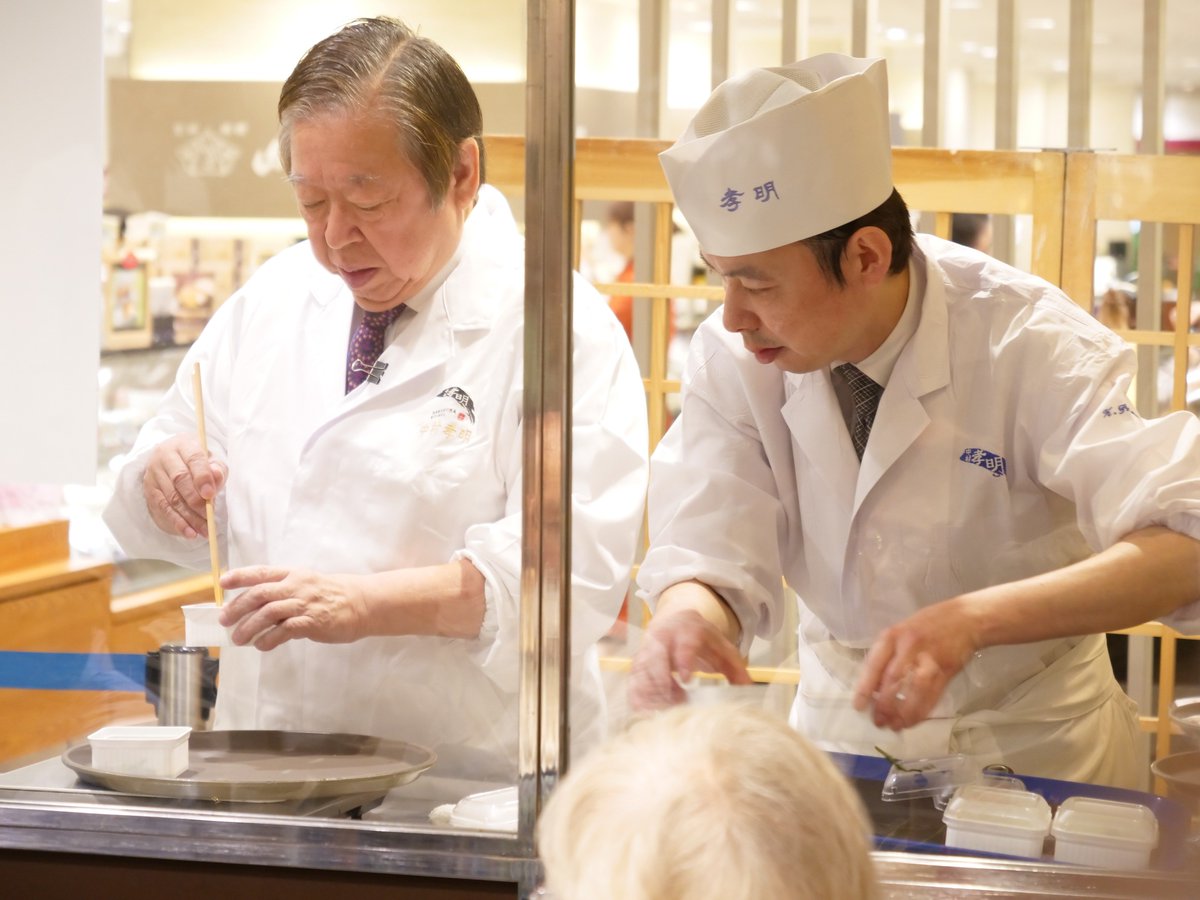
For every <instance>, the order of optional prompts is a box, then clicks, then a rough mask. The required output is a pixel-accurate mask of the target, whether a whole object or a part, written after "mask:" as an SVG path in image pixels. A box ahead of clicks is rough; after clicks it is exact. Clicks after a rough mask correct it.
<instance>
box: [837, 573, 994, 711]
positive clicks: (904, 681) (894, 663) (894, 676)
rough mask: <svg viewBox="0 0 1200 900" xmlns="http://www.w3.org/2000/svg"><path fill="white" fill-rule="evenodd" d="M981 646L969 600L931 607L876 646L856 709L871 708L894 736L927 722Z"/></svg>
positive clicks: (857, 695)
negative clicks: (951, 683) (950, 684)
mask: <svg viewBox="0 0 1200 900" xmlns="http://www.w3.org/2000/svg"><path fill="white" fill-rule="evenodd" d="M980 646H981V643H980V641H979V638H978V636H977V626H976V622H975V619H974V618H973V617H972V616H971V615H970V611H969V607H968V605H967V603H966V601H964V600H963V599H962V598H958V597H955V598H952V599H950V600H943V601H942V602H941V603H935V604H934V605H933V606H927V607H925V608H924V609H922V610H919V611H918V612H916V613H914V614H913V615H911V616H909V617H908V618H907V619H904V620H903V621H902V622H899V623H897V624H895V625H893V626H892V627H891V628H888V629H887V630H886V631H884V632H883V633H882V634H881V635H880V636H879V637H878V638H877V639H876V640H875V643H874V644H872V645H871V649H870V651H869V652H868V653H867V657H866V660H865V662H864V669H863V673H862V675H861V676H860V677H859V679H858V684H857V685H856V686H855V689H854V708H855V709H857V710H859V711H862V710H865V709H866V708H867V707H868V706H871V707H872V710H871V718H872V721H874V723H875V725H876V726H877V727H879V728H890V729H892V730H893V731H900V730H901V729H904V728H910V727H912V726H913V725H916V724H918V723H920V722H923V721H924V720H925V719H926V718H927V717H928V716H929V713H930V711H931V710H932V709H933V707H934V705H935V704H936V703H937V701H938V699H939V698H940V697H941V696H942V692H943V691H944V690H945V689H946V685H947V684H948V683H949V682H950V679H951V678H953V677H954V676H955V675H957V674H958V673H959V672H960V671H962V668H963V666H965V665H966V664H967V661H968V660H970V658H971V655H972V654H973V653H975V651H976V650H978V649H980Z"/></svg>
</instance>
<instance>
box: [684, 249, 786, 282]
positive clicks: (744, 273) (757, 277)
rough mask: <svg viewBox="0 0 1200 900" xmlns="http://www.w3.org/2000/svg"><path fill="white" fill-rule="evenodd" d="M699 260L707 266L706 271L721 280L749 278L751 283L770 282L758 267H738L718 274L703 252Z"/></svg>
mask: <svg viewBox="0 0 1200 900" xmlns="http://www.w3.org/2000/svg"><path fill="white" fill-rule="evenodd" d="M700 259H702V260H703V261H704V265H706V266H708V270H709V271H710V272H712V273H713V274H714V275H718V276H720V277H721V278H749V279H750V280H751V281H770V280H771V276H770V275H768V274H767V273H766V272H764V271H763V270H762V269H760V268H759V267H758V266H738V267H737V268H736V269H730V270H729V271H728V272H719V271H717V269H716V267H715V266H713V264H712V263H710V262H709V261H708V257H707V256H705V255H704V253H703V252H701V254H700Z"/></svg>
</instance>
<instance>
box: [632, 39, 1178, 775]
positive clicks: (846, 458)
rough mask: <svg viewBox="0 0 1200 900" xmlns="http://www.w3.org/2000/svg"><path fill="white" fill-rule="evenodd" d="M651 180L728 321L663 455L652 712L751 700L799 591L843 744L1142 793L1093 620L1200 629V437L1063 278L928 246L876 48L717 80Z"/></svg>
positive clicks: (1108, 626)
mask: <svg viewBox="0 0 1200 900" xmlns="http://www.w3.org/2000/svg"><path fill="white" fill-rule="evenodd" d="M661 160H662V165H663V169H664V170H665V172H666V175H667V178H668V180H669V182H670V184H671V189H672V191H673V192H674V195H675V200H676V202H677V203H678V205H679V208H680V209H681V210H682V212H683V214H684V215H685V216H686V218H687V220H688V222H689V223H690V225H691V226H692V228H693V229H694V230H695V232H696V235H697V237H698V238H699V242H700V246H701V249H702V251H703V254H704V258H705V259H706V261H707V263H708V265H709V267H710V268H711V269H712V271H713V273H714V274H715V275H716V276H717V277H719V278H720V279H721V280H722V282H723V284H724V287H725V303H724V305H723V307H722V308H721V309H720V310H718V311H717V312H716V313H714V314H713V315H712V316H711V317H710V318H709V319H708V320H707V321H706V322H704V323H703V324H702V325H701V326H700V328H699V329H698V330H697V332H696V334H695V337H694V339H693V341H692V344H691V349H690V356H689V362H688V364H687V368H686V372H685V375H684V388H683V404H682V413H681V415H680V416H679V417H678V419H677V420H676V421H675V423H674V424H673V426H672V427H671V429H670V431H668V433H667V434H666V436H665V437H664V438H663V440H662V442H661V443H660V444H659V446H658V448H657V450H656V452H655V455H654V459H653V463H652V470H651V486H650V498H649V504H650V532H651V547H650V549H649V551H648V553H647V556H646V558H645V561H644V563H643V565H642V566H641V569H640V573H639V578H638V581H639V587H640V590H641V593H642V595H643V596H644V597H645V598H646V599H647V601H648V602H650V604H651V606H652V608H653V609H654V616H653V618H652V620H651V622H650V625H649V626H648V629H647V632H646V634H645V636H644V639H643V642H642V644H641V646H640V648H639V650H638V653H637V654H636V657H635V660H634V666H633V671H632V674H631V680H630V699H631V702H632V703H633V705H634V706H635V707H637V708H653V707H657V706H664V705H669V704H671V703H676V702H680V701H682V700H683V698H684V697H685V695H686V694H685V691H684V690H683V689H682V687H681V686H680V682H686V680H687V678H688V677H690V675H691V673H693V672H694V671H698V670H704V671H714V672H719V673H721V674H723V675H725V676H726V677H727V678H728V679H729V680H730V681H731V682H734V683H747V682H748V681H749V677H748V675H747V672H746V668H745V666H744V664H743V658H744V654H745V653H746V651H747V650H748V648H749V644H750V641H751V639H752V638H753V637H754V636H755V635H760V636H769V635H771V634H772V633H773V632H775V631H776V630H777V629H778V628H779V627H780V622H781V620H782V618H783V606H784V603H785V602H787V601H786V600H785V588H790V589H791V590H793V591H794V592H795V594H796V595H797V596H798V597H799V600H800V601H801V605H800V618H801V625H800V641H799V667H800V670H801V677H800V686H799V690H798V693H797V697H796V700H795V703H794V705H793V709H792V718H793V722H794V724H795V725H796V726H797V727H798V728H799V729H800V730H802V731H804V732H805V733H807V734H809V735H810V736H812V737H813V738H815V739H816V740H818V741H819V742H820V743H822V744H823V745H825V746H826V747H828V748H830V749H837V750H842V751H848V752H856V753H867V754H871V753H877V752H879V750H883V751H884V752H886V753H888V754H891V755H894V756H897V757H903V758H915V757H922V756H937V755H942V754H946V753H952V752H959V753H964V754H967V755H969V756H972V757H978V758H979V759H980V760H981V761H983V762H986V763H1003V764H1007V765H1009V766H1011V767H1012V768H1013V769H1015V770H1017V771H1018V772H1023V773H1027V774H1032V775H1041V776H1045V777H1057V778H1065V779H1070V780H1079V781H1092V782H1098V783H1107V784H1115V785H1133V784H1135V783H1137V781H1138V777H1139V770H1138V765H1137V762H1136V754H1135V741H1136V737H1137V727H1136V720H1135V715H1134V714H1135V709H1134V705H1133V703H1132V702H1131V701H1130V700H1129V698H1128V697H1126V695H1125V694H1124V693H1123V692H1122V690H1121V688H1120V686H1119V685H1118V684H1117V682H1116V680H1115V679H1114V678H1113V674H1112V668H1111V664H1110V662H1109V659H1108V654H1107V649H1106V644H1105V638H1104V632H1106V631H1109V630H1113V629H1117V628H1122V627H1125V626H1130V625H1134V624H1137V623H1140V622H1144V621H1147V620H1151V619H1163V620H1166V621H1168V622H1170V624H1172V625H1174V626H1175V627H1177V628H1180V629H1181V630H1185V631H1189V630H1190V631H1196V630H1198V629H1200V465H1198V464H1197V460H1200V424H1198V423H1197V420H1196V419H1195V418H1194V417H1193V416H1191V415H1189V414H1186V413H1179V414H1174V415H1169V416H1166V417H1163V418H1159V419H1153V420H1147V419H1143V418H1142V417H1141V416H1140V415H1139V414H1138V413H1137V411H1136V409H1135V408H1134V407H1133V405H1132V403H1131V402H1130V400H1129V399H1128V389H1129V386H1130V381H1131V379H1132V378H1133V375H1134V371H1135V358H1134V355H1133V354H1132V352H1131V351H1130V350H1129V349H1128V348H1127V347H1126V346H1125V345H1124V344H1123V343H1122V342H1121V341H1120V340H1119V339H1117V338H1116V337H1115V336H1114V335H1113V334H1112V333H1111V332H1110V331H1108V330H1107V329H1105V328H1103V327H1101V326H1100V325H1099V324H1098V323H1097V322H1095V321H1094V320H1093V319H1092V318H1091V317H1090V316H1089V315H1087V313H1086V312H1084V311H1082V310H1081V309H1080V308H1079V306H1077V305H1076V304H1075V303H1073V302H1072V301H1071V300H1070V299H1069V298H1068V297H1066V296H1065V295H1063V294H1062V292H1061V291H1059V290H1058V289H1057V288H1055V287H1054V286H1053V285H1051V284H1049V283H1047V282H1045V281H1042V280H1040V279H1038V278H1035V277H1033V276H1031V275H1029V274H1027V273H1025V272H1022V271H1019V270H1017V269H1014V268H1012V267H1010V266H1007V265H1005V264H1003V263H1001V262H998V261H997V260H995V259H993V258H991V257H989V256H986V255H985V254H983V253H980V252H978V251H976V250H972V249H970V248H966V247H962V246H959V245H957V244H951V243H949V242H947V241H943V240H940V239H938V238H936V237H933V236H931V235H924V234H921V235H916V236H915V237H914V235H913V233H912V230H911V226H910V219H909V214H908V210H907V208H906V207H905V204H904V201H903V199H902V198H901V197H900V195H899V193H897V192H896V191H895V190H894V188H893V186H892V179H891V165H890V161H891V148H890V141H889V128H888V105H887V77H886V69H885V64H884V61H883V60H879V59H855V58H851V57H846V56H841V55H838V54H824V55H821V56H816V57H813V58H812V59H808V60H804V61H802V62H798V63H795V64H794V65H790V66H784V67H781V68H769V69H757V70H755V71H752V72H749V73H747V74H745V75H743V76H740V77H738V78H734V79H732V80H730V81H727V82H725V83H724V84H722V85H721V86H720V87H718V88H717V90H716V91H715V92H714V93H713V95H712V97H711V98H710V99H709V100H708V102H707V103H706V104H705V105H704V107H703V108H702V109H701V110H700V111H699V112H698V113H697V114H696V117H695V119H693V121H692V122H691V124H690V125H689V126H688V129H687V131H686V132H685V133H684V135H683V137H681V138H680V139H679V141H678V142H677V143H676V144H675V145H674V146H672V147H671V148H670V149H668V150H667V151H665V152H664V153H663V154H662V155H661ZM1150 585H1152V586H1153V589H1148V586H1150ZM793 602H794V601H793Z"/></svg>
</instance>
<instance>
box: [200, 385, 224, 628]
mask: <svg viewBox="0 0 1200 900" xmlns="http://www.w3.org/2000/svg"><path fill="white" fill-rule="evenodd" d="M192 392H193V393H194V394H195V395H196V425H197V427H198V428H199V430H200V449H201V450H203V451H204V455H205V456H208V438H206V437H205V435H204V392H203V391H202V390H201V389H200V363H196V365H195V368H193V369H192ZM204 515H205V518H206V519H207V520H208V561H209V563H211V564H212V579H213V601H214V602H215V603H216V605H217V606H220V605H221V601H222V600H223V599H224V593H223V592H222V590H221V555H220V553H219V552H218V550H217V517H216V515H215V514H214V513H213V502H212V501H211V500H205V501H204Z"/></svg>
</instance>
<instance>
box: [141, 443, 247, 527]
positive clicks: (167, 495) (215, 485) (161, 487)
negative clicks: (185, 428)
mask: <svg viewBox="0 0 1200 900" xmlns="http://www.w3.org/2000/svg"><path fill="white" fill-rule="evenodd" d="M228 474H229V470H228V469H227V468H226V467H225V464H224V463H220V462H217V461H216V460H214V459H211V458H210V457H209V456H208V455H207V454H205V452H204V450H203V449H202V448H201V447H200V440H199V438H197V437H194V436H192V435H177V436H175V437H173V438H168V439H167V440H165V441H163V442H162V443H161V444H159V445H158V446H157V447H155V448H154V451H153V452H152V453H151V454H150V461H149V462H148V463H147V464H146V474H145V475H144V476H143V477H142V496H143V497H145V499H146V509H147V510H148V511H149V513H150V518H151V519H153V520H154V524H155V525H157V526H158V527H159V528H161V529H162V530H163V531H165V532H166V533H167V534H177V535H181V536H182V537H185V538H189V539H191V538H195V537H208V522H207V518H206V516H205V510H204V502H205V501H206V500H211V499H212V498H213V497H215V496H217V492H218V491H220V490H221V488H222V487H224V485H225V478H226V477H227V475H228Z"/></svg>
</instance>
